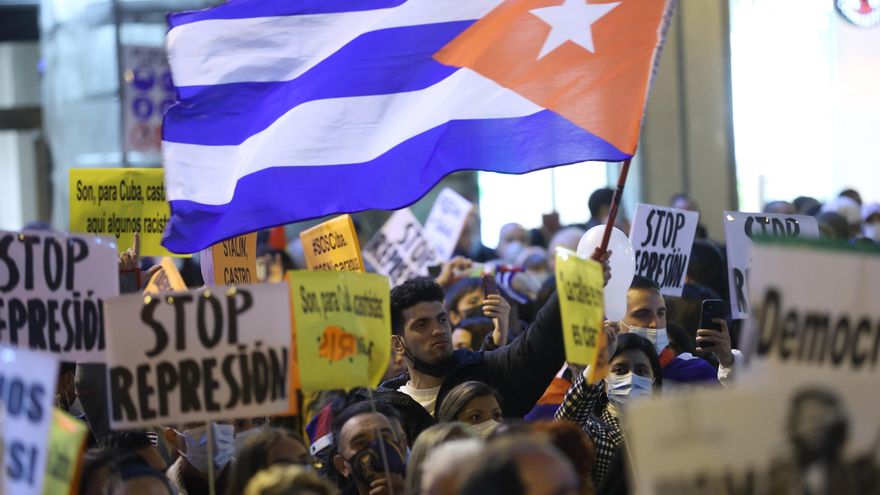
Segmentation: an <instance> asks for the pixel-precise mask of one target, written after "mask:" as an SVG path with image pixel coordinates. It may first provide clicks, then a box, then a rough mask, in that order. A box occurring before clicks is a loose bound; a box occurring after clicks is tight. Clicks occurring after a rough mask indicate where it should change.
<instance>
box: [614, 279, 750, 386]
mask: <svg viewBox="0 0 880 495" xmlns="http://www.w3.org/2000/svg"><path fill="white" fill-rule="evenodd" d="M716 323H718V324H719V325H721V327H722V330H721V331H716V330H710V329H699V330H697V350H698V351H701V352H706V353H712V354H715V356H716V357H717V358H718V363H719V368H718V370H716V369H715V368H714V367H712V365H711V364H709V363H708V362H706V361H705V360H703V359H701V358H698V357H696V356H694V355H692V354H690V353H687V352H685V353H681V354H678V355H676V354H675V352H674V351H673V350H672V349H671V348H670V347H669V335H668V334H667V332H666V301H665V300H664V299H663V295H662V294H660V287H659V286H658V285H657V284H656V282H654V281H652V280H650V279H648V278H645V277H643V276H641V275H636V276H635V277H633V281H632V284H631V285H630V288H629V291H627V293H626V316H624V318H623V320H621V321H620V322H618V323H617V326H618V327H619V331H620V333H635V334H636V335H639V336H641V337H645V338H646V339H648V340H649V341H650V342H651V343H652V344H654V346H655V351H656V353H657V355H658V356H659V358H660V366H661V368H662V370H663V379H664V381H665V382H666V383H667V385H670V384H671V385H672V386H673V387H680V386H683V385H687V386H690V385H695V384H702V385H714V384H717V383H718V382H719V381H720V382H721V383H722V385H725V386H727V385H729V384H730V383H732V381H733V375H734V368H735V363H736V359H737V358H736V355H738V354H739V352H738V351H737V353H734V352H733V349H732V348H731V344H730V333H729V332H728V330H727V322H726V321H724V320H716Z"/></svg>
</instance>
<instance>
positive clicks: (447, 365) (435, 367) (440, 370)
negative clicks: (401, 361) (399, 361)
mask: <svg viewBox="0 0 880 495" xmlns="http://www.w3.org/2000/svg"><path fill="white" fill-rule="evenodd" d="M400 345H402V346H403V355H404V356H406V357H407V359H409V360H410V361H412V364H413V368H415V369H416V371H418V372H419V373H424V374H426V375H429V376H433V377H435V378H443V377H444V376H446V374H447V373H449V372H450V371H452V368H453V367H454V366H455V361H453V360H452V355H451V354H450V355H449V357H448V358H447V359H444V360H443V362H441V363H437V364H431V363H428V362H426V361H422V360H421V359H419V358H417V357H416V356H415V355H414V354H413V353H411V352H410V351H409V348H408V347H407V346H406V344H404V343H403V337H400Z"/></svg>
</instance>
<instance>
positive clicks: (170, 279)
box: [144, 257, 186, 294]
mask: <svg viewBox="0 0 880 495" xmlns="http://www.w3.org/2000/svg"><path fill="white" fill-rule="evenodd" d="M159 266H160V267H161V268H159V270H157V271H156V273H154V274H153V276H152V277H150V282H149V283H147V287H146V288H145V289H144V294H161V293H162V292H180V291H185V290H186V283H185V282H184V281H183V276H181V275H180V271H179V270H178V269H177V265H175V264H174V261H172V260H171V258H167V257H166V258H162V261H160V262H159Z"/></svg>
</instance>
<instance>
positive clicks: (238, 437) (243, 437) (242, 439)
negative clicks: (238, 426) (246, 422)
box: [235, 426, 263, 452]
mask: <svg viewBox="0 0 880 495" xmlns="http://www.w3.org/2000/svg"><path fill="white" fill-rule="evenodd" d="M261 431H263V428H262V427H260V426H257V427H256V428H251V429H250V430H245V431H243V432H241V433H236V434H235V451H236V452H239V451H241V449H243V448H244V446H245V445H246V444H247V442H248V440H250V439H251V438H252V437H254V436H255V435H259V434H260V432H261Z"/></svg>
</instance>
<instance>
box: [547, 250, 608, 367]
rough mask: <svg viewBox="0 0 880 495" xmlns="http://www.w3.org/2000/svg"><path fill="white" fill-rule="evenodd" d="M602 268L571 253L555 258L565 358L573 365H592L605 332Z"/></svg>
mask: <svg viewBox="0 0 880 495" xmlns="http://www.w3.org/2000/svg"><path fill="white" fill-rule="evenodd" d="M604 282H605V278H604V276H603V274H602V265H600V264H599V262H597V261H594V260H585V259H581V258H579V257H578V256H577V255H576V254H575V253H573V252H571V251H563V250H560V252H559V253H557V255H556V290H557V292H558V293H559V309H560V312H561V316H562V334H563V338H564V340H565V359H566V361H568V362H570V363H574V364H580V365H588V364H593V363H594V360H595V358H596V352H597V349H598V347H599V344H600V341H599V340H600V337H599V334H600V333H601V332H602V331H603V330H602V325H603V318H604V306H603V285H604Z"/></svg>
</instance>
